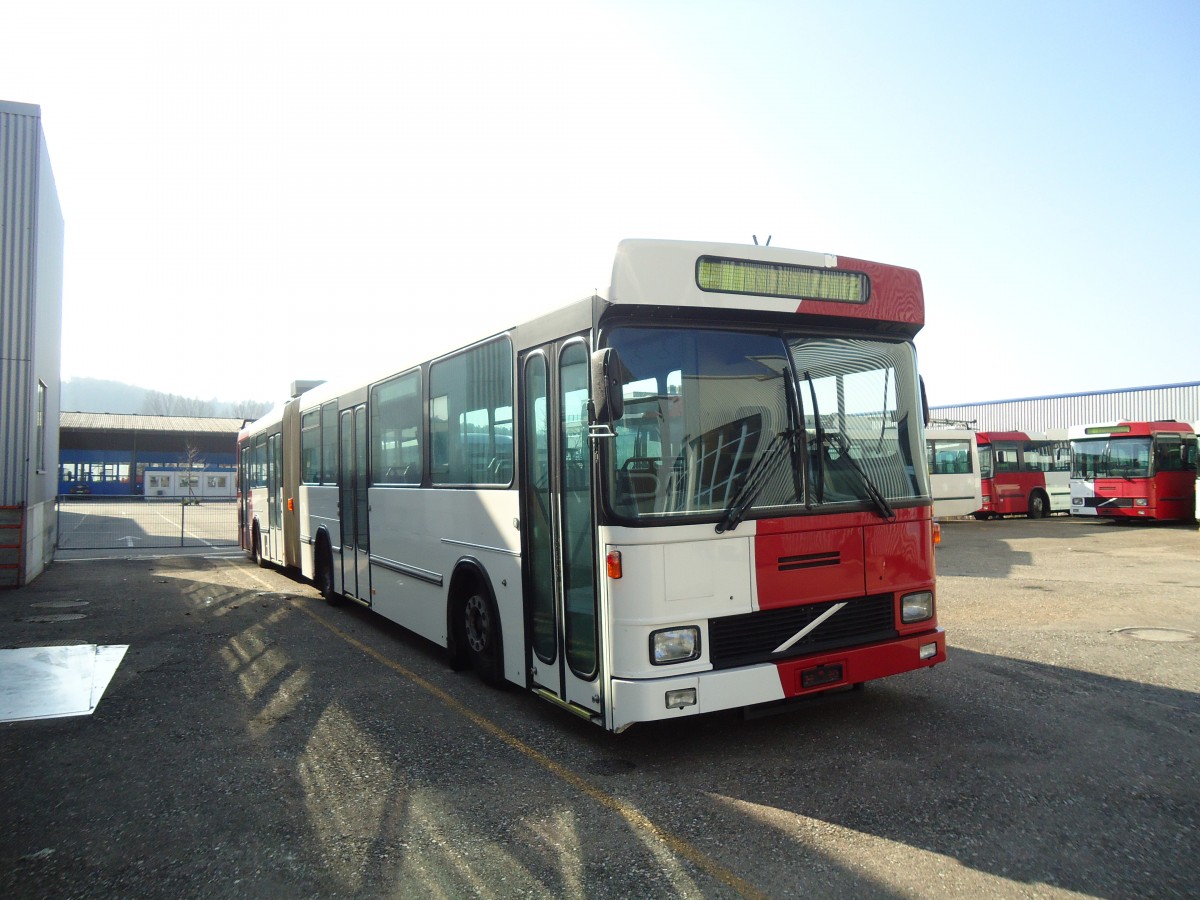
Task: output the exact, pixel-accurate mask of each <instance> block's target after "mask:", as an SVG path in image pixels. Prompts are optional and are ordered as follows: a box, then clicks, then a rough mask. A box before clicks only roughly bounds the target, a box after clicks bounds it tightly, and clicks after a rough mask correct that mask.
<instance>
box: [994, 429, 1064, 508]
mask: <svg viewBox="0 0 1200 900" xmlns="http://www.w3.org/2000/svg"><path fill="white" fill-rule="evenodd" d="M975 441H976V443H977V444H978V446H979V476H980V493H981V494H982V498H981V502H980V506H979V509H978V510H977V511H976V512H975V518H976V519H991V518H996V517H999V516H1028V517H1029V518H1031V519H1040V518H1043V517H1045V516H1048V515H1050V514H1051V513H1056V512H1067V511H1068V510H1069V509H1070V508H1071V445H1070V442H1069V440H1068V439H1067V432H1066V431H1065V430H1062V429H1059V430H1053V429H1052V430H1050V431H1048V432H1034V431H1031V432H1028V433H1026V432H1024V431H980V432H978V433H977V434H976V435H975Z"/></svg>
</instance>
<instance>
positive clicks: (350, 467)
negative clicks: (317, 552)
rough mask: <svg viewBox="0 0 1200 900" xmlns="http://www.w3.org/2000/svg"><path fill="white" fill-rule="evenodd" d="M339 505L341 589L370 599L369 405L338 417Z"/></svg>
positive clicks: (349, 595) (363, 598)
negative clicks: (368, 516)
mask: <svg viewBox="0 0 1200 900" xmlns="http://www.w3.org/2000/svg"><path fill="white" fill-rule="evenodd" d="M338 440H339V444H340V448H339V453H338V466H339V470H338V508H339V511H340V515H339V519H340V520H341V524H342V592H343V593H344V594H346V596H348V597H354V598H355V599H358V600H361V601H363V602H364V603H367V604H370V602H371V556H370V550H371V541H370V533H369V531H368V528H367V525H368V523H367V408H366V406H362V405H360V406H356V407H354V408H353V409H346V410H343V411H342V414H341V416H340V418H339V419H338Z"/></svg>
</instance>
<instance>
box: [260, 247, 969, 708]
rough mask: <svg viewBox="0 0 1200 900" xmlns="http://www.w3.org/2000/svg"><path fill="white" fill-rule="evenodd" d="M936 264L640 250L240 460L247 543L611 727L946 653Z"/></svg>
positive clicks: (856, 678)
mask: <svg viewBox="0 0 1200 900" xmlns="http://www.w3.org/2000/svg"><path fill="white" fill-rule="evenodd" d="M923 318H924V303H923V298H922V292H921V280H920V276H919V275H918V273H917V272H916V271H914V270H912V269H905V268H899V267H895V266H889V265H882V264H879V263H873V262H865V261H862V260H857V259H848V258H845V257H836V256H831V255H827V254H819V253H809V252H803V251H796V250H786V249H782V248H778V247H760V246H743V245H735V244H707V243H695V242H686V241H645V240H635V241H623V242H622V243H621V244H620V245H619V247H618V248H617V252H616V257H615V260H614V263H613V269H612V280H611V286H610V288H609V290H608V293H607V296H592V297H589V298H586V299H584V300H582V301H579V302H578V303H575V304H573V305H570V306H567V307H564V308H563V309H560V310H558V311H556V312H552V313H549V314H547V315H545V316H542V317H540V318H535V319H533V320H531V321H528V322H524V323H521V324H518V325H515V326H514V327H512V328H510V329H508V330H507V331H504V332H502V333H499V334H494V335H492V336H490V337H487V338H485V339H482V340H480V341H478V342H477V343H473V344H470V345H469V346H464V347H461V348H459V349H456V350H453V351H451V352H449V353H446V354H444V355H440V356H435V357H431V358H426V359H416V360H412V361H410V363H409V364H404V363H403V362H397V363H394V364H388V365H385V366H382V367H381V368H382V371H381V372H380V374H379V377H378V378H376V379H373V380H368V381H363V382H361V383H356V384H347V385H342V386H335V385H331V384H324V385H321V386H319V387H316V388H313V389H311V390H309V391H307V392H304V393H301V394H299V395H298V396H293V397H292V399H290V400H288V401H287V402H285V403H284V404H283V405H282V406H280V407H279V408H278V409H276V410H275V411H274V412H273V413H271V414H270V415H268V416H266V417H264V418H263V419H261V420H259V421H258V422H255V423H253V424H252V425H250V426H248V427H247V428H246V429H245V430H244V432H243V433H242V434H241V436H240V438H239V459H240V467H241V468H240V470H241V485H242V489H241V494H240V497H241V508H240V520H241V542H242V546H243V547H244V548H245V549H246V551H247V552H248V553H249V554H250V556H251V557H252V558H255V559H257V560H258V561H259V562H260V564H268V563H269V564H275V565H280V566H285V567H288V568H292V569H296V570H298V571H299V572H300V573H301V574H302V575H303V576H304V577H306V578H308V579H311V581H312V582H313V583H314V584H315V585H316V586H317V588H318V590H319V591H320V592H321V593H322V594H324V595H325V597H326V599H328V600H330V601H331V602H335V603H336V602H340V601H342V600H343V599H349V600H351V601H355V602H357V603H360V604H363V605H364V606H367V607H370V608H371V609H372V610H374V611H376V612H378V613H379V614H380V615H382V616H384V617H386V618H388V619H390V620H393V621H395V622H398V623H399V624H400V625H402V626H404V627H405V628H407V629H409V630H411V631H413V632H415V633H416V634H418V635H421V636H423V637H425V638H427V639H428V640H429V641H431V642H433V643H434V644H437V645H440V646H441V647H444V648H446V651H447V656H448V660H449V663H450V665H451V666H452V667H454V668H456V669H467V668H473V669H474V670H475V671H476V672H477V674H478V675H479V676H480V677H482V679H483V680H484V681H486V682H489V683H493V684H499V683H503V682H510V683H512V684H516V685H519V686H521V687H524V688H526V689H528V690H531V691H534V692H536V693H537V694H538V695H540V696H541V697H543V698H544V699H546V700H548V701H550V702H552V703H555V704H557V705H559V706H560V707H563V708H564V709H566V710H568V711H570V712H571V713H574V714H576V715H579V716H581V717H583V718H586V719H588V720H590V721H592V722H594V723H596V724H598V725H601V726H602V727H605V728H607V729H609V730H612V731H621V730H623V729H625V728H627V727H628V726H630V725H632V724H634V723H638V722H650V721H654V720H664V719H674V718H678V717H681V716H690V715H694V714H697V713H704V712H712V711H716V710H725V709H741V708H746V707H751V706H755V705H759V704H773V703H778V702H782V701H787V700H790V699H792V698H798V697H802V696H805V695H811V694H817V693H820V692H825V691H829V690H833V689H838V688H850V687H857V686H860V685H862V684H863V683H865V682H868V681H872V680H875V679H880V678H884V677H887V676H891V675H896V674H899V673H902V672H907V671H911V670H915V669H919V668H925V667H929V666H933V665H935V664H937V663H940V662H943V661H944V660H945V659H946V645H945V636H944V633H943V631H942V629H941V628H940V627H939V626H938V623H937V616H936V608H935V578H934V538H935V534H934V531H935V527H936V526H935V524H934V521H933V517H932V513H931V499H930V492H929V482H928V475H927V472H926V467H925V465H924V463H923V461H922V453H924V442H925V434H924V417H925V415H926V409H927V407H926V405H925V403H924V394H923V389H922V385H921V382H920V379H919V377H918V374H917V369H916V358H915V353H914V348H913V344H912V338H913V336H914V335H915V334H916V333H917V331H918V330H919V329H920V328H921V325H922V324H923Z"/></svg>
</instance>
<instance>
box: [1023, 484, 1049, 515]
mask: <svg viewBox="0 0 1200 900" xmlns="http://www.w3.org/2000/svg"><path fill="white" fill-rule="evenodd" d="M1025 514H1026V515H1027V516H1028V517H1029V518H1031V519H1044V518H1046V516H1048V515H1050V503H1049V501H1047V500H1046V495H1045V494H1043V493H1042V492H1041V491H1034V492H1033V493H1032V494H1030V495H1029V510H1028V511H1027V512H1026V513H1025Z"/></svg>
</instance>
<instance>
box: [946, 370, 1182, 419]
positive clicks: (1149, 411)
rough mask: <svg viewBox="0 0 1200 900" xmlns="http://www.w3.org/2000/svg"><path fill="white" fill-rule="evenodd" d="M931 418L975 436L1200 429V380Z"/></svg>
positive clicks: (999, 404)
mask: <svg viewBox="0 0 1200 900" xmlns="http://www.w3.org/2000/svg"><path fill="white" fill-rule="evenodd" d="M929 413H930V416H931V417H932V418H933V419H934V420H935V421H936V422H939V423H943V424H950V423H954V424H957V425H961V426H962V427H965V428H973V429H975V430H976V431H1024V432H1031V431H1049V430H1051V429H1059V428H1070V427H1072V426H1075V425H1097V424H1101V423H1105V422H1120V421H1124V422H1155V421H1162V420H1169V419H1174V420H1175V421H1177V422H1188V423H1190V424H1192V425H1193V426H1196V425H1197V424H1200V381H1189V382H1185V383H1183V384H1162V385H1157V386H1153V387H1135V388H1124V389H1120V390H1112V391H1094V392H1091V393H1086V394H1054V395H1050V396H1046V397H1024V398H1021V399H1018V400H990V401H987V402H985V403H964V404H960V405H957V406H934V407H931V408H930V410H929Z"/></svg>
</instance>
